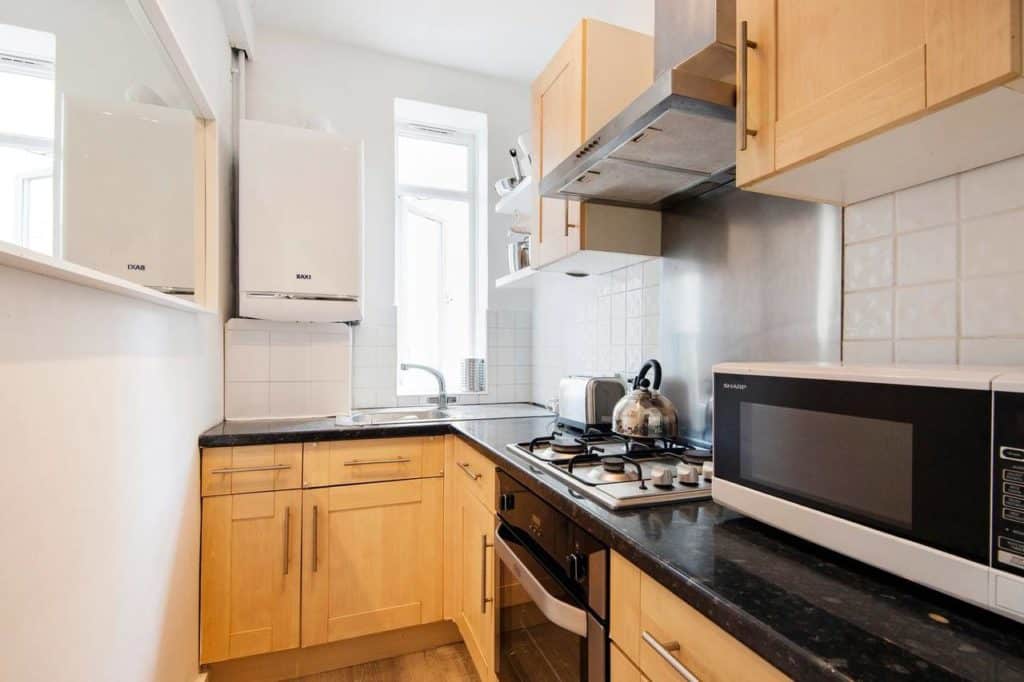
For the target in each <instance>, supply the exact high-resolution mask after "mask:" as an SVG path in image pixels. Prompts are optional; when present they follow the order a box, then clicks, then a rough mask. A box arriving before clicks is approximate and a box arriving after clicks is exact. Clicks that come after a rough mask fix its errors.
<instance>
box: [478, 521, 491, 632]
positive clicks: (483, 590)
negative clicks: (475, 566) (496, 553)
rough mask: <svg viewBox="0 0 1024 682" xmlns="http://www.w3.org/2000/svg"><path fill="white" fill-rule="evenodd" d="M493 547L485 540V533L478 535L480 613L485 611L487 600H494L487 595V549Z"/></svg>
mask: <svg viewBox="0 0 1024 682" xmlns="http://www.w3.org/2000/svg"><path fill="white" fill-rule="evenodd" d="M490 547H494V545H492V544H491V543H489V542H487V533H484V534H483V535H481V536H480V561H481V564H480V613H487V602H490V601H494V600H493V599H491V598H490V597H488V596H487V550H488V548H490Z"/></svg>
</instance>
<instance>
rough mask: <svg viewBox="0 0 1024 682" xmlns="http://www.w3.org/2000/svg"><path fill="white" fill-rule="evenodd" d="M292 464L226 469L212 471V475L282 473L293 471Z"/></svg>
mask: <svg viewBox="0 0 1024 682" xmlns="http://www.w3.org/2000/svg"><path fill="white" fill-rule="evenodd" d="M291 468H292V465H291V464H266V465H264V466H251V467H224V468H223V469H211V470H210V473H211V474H244V473H248V472H250V471H281V470H282V469H291Z"/></svg>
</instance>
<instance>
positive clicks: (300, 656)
mask: <svg viewBox="0 0 1024 682" xmlns="http://www.w3.org/2000/svg"><path fill="white" fill-rule="evenodd" d="M461 640H462V638H461V637H460V636H459V631H458V629H457V628H456V627H455V624H454V623H452V622H451V621H447V620H446V621H439V622H437V623H428V624H427V625H417V626H415V627H411V628H404V629H402V630H392V631H390V632H381V633H379V634H375V635H366V636H365V637H357V638H355V639H346V640H343V641H341V642H331V643H330V644H323V645H320V646H313V647H306V648H302V649H289V650H288V651H277V652H275V653H272V654H260V655H258V656H248V657H246V658H236V659H234V660H231V661H221V662H220V663H211V664H210V665H209V671H208V672H209V679H208V680H206V681H204V682H279V681H280V680H289V679H292V678H293V677H302V676H304V675H316V674H319V673H324V672H327V671H329V670H337V669H338V668H347V667H349V666H352V665H360V664H362V663H369V662H370V661H379V660H381V659H384V658H391V657H393V656H402V655H404V654H411V653H415V652H417V651H424V650H426V649H434V648H437V647H439V646H444V645H446V644H453V643H455V642H459V641H461Z"/></svg>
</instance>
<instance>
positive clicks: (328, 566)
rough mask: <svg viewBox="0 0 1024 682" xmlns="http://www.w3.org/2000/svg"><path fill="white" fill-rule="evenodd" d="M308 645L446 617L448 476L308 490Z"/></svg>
mask: <svg viewBox="0 0 1024 682" xmlns="http://www.w3.org/2000/svg"><path fill="white" fill-rule="evenodd" d="M302 506H303V543H302V544H303V557H302V595H303V598H302V646H311V645H315V644H323V643H326V642H335V641H338V640H342V639H350V638H353V637H359V636H362V635H367V634H371V633H377V632H384V631H386V630H394V629H398V628H404V627H409V626H413V625H421V624H424V623H431V622H434V621H437V620H440V619H441V617H442V595H443V586H442V544H443V539H444V536H443V528H444V526H443V479H441V478H423V479H414V480H408V481H391V482H386V483H366V484H362V485H351V486H335V487H330V488H318V489H314V490H305V491H303V492H302Z"/></svg>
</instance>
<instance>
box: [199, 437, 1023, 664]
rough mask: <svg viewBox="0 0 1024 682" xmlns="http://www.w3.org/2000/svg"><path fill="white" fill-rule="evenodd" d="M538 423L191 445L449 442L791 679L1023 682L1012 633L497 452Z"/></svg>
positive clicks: (879, 581) (694, 515) (1019, 640)
mask: <svg viewBox="0 0 1024 682" xmlns="http://www.w3.org/2000/svg"><path fill="white" fill-rule="evenodd" d="M551 426H552V423H551V418H550V417H541V418H529V419H493V420H481V421H464V422H455V423H446V424H424V425H414V426H400V427H395V426H381V427H358V428H356V429H351V428H339V427H336V426H335V425H334V422H333V420H318V421H308V422H294V421H289V422H280V423H278V426H275V423H274V422H260V423H253V422H247V423H245V425H244V426H243V425H242V424H240V423H225V424H223V425H221V426H220V427H215V429H211V430H210V431H208V432H207V433H206V434H204V435H203V437H202V438H201V439H200V445H202V446H204V447H211V446H217V445H246V444H252V443H256V442H261V443H266V442H295V441H308V440H330V439H342V438H374V437H381V436H395V435H414V434H438V433H452V432H454V433H457V434H459V435H461V436H463V437H465V438H467V439H469V440H470V441H472V442H474V443H475V444H476V445H477V446H478V448H479V449H480V450H481V452H484V453H485V454H487V455H488V456H489V457H490V458H491V459H492V460H493V461H494V462H495V463H496V464H498V466H500V467H501V468H502V469H504V470H505V471H507V472H508V473H509V474H511V475H512V476H514V477H516V478H517V479H519V480H520V482H521V483H523V484H524V485H527V486H528V487H529V488H530V489H532V490H533V491H534V492H536V493H537V494H538V495H540V496H541V497H543V498H544V499H545V500H547V501H548V502H549V503H550V504H551V505H552V506H554V507H556V508H557V509H559V510H561V511H562V512H564V513H566V514H568V515H569V516H571V517H572V518H573V519H574V520H575V521H576V522H578V523H579V524H580V525H581V526H583V527H584V528H586V529H587V530H588V531H589V532H590V533H592V534H593V535H594V536H595V537H597V538H598V539H600V540H602V541H603V542H605V543H607V544H608V545H609V546H610V547H611V548H612V549H614V550H615V551H617V552H619V553H620V554H622V555H623V556H625V557H626V558H627V559H629V560H630V561H632V562H633V563H635V564H636V565H637V566H639V567H640V568H641V569H643V570H644V571H645V572H646V573H648V574H649V575H651V576H652V577H653V578H654V579H656V580H658V581H659V582H660V583H662V584H663V585H665V586H666V587H668V588H669V589H671V590H672V591H673V592H674V593H675V594H677V595H679V596H680V597H681V598H683V599H684V600H686V601H687V602H688V603H689V604H690V605H692V606H693V607H694V608H696V609H697V610H698V611H700V612H701V613H703V614H704V615H705V616H707V617H708V618H710V619H711V620H712V621H714V622H715V623H717V624H718V625H719V626H720V627H722V628H723V629H725V630H726V631H728V632H729V633H731V634H732V635H733V636H734V637H736V638H737V639H738V640H740V641H742V642H743V643H744V644H746V645H747V646H749V647H750V648H751V649H753V650H754V651H756V652H758V653H759V654H760V655H761V656H763V657H764V658H765V659H767V660H768V661H770V662H772V663H773V664H774V665H775V666H777V667H778V668H779V669H780V670H782V671H783V672H785V673H786V674H787V675H789V676H790V677H792V678H794V679H796V680H818V679H823V680H825V679H827V680H846V679H851V680H903V679H906V680H957V679H967V680H986V681H989V682H1002V681H1011V680H1021V681H1024V626H1022V625H1020V624H1017V623H1014V622H1012V621H1010V620H1007V619H1004V618H1001V617H999V616H996V615H994V614H991V613H988V612H987V611H984V610H982V609H978V608H975V607H972V606H970V605H967V604H964V603H962V602H958V601H956V600H953V599H950V598H948V597H945V596H944V595H941V594H939V593H936V592H934V591H931V590H928V589H925V588H922V587H920V586H917V585H914V584H912V583H910V582H907V581H905V580H902V579H900V578H896V577H894V576H891V575H889V574H887V573H883V572H881V571H878V570H876V569H873V568H871V567H869V566H866V565H864V564H862V563H859V562H856V561H853V560H850V559H847V558H845V557H842V556H840V555H838V554H835V553H833V552H830V551H828V550H825V549H822V548H821V547H818V546H815V545H812V544H810V543H807V542H804V541H802V540H800V539H798V538H795V537H793V536H791V535H788V534H786V533H782V532H780V531H777V530H775V529H773V528H770V527H768V526H765V525H763V524H761V523H758V522H756V521H754V520H752V519H748V518H745V517H743V516H741V515H739V514H736V513H734V512H731V511H729V510H727V509H725V508H723V507H721V506H719V505H717V504H715V503H714V502H710V501H707V502H697V503H693V502H691V503H680V504H672V505H665V506H660V507H649V508H646V509H635V510H625V511H611V510H608V509H605V508H603V507H601V506H600V505H598V504H596V503H595V502H592V501H590V500H586V499H579V498H577V497H575V496H573V495H571V494H570V493H569V490H568V488H567V487H566V486H565V485H564V484H562V483H561V482H559V481H558V480H556V479H554V478H553V477H551V476H548V475H545V474H544V473H543V471H542V470H540V469H539V468H538V467H536V466H531V463H530V462H528V461H527V460H525V459H524V458H522V457H521V456H519V455H516V454H514V453H511V452H509V451H508V450H507V449H506V447H505V446H506V444H508V443H512V442H517V441H528V440H530V439H531V438H534V437H536V436H540V435H544V434H546V433H548V432H549V431H550V429H551Z"/></svg>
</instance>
